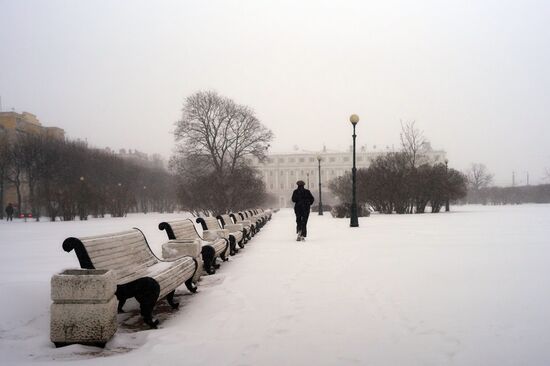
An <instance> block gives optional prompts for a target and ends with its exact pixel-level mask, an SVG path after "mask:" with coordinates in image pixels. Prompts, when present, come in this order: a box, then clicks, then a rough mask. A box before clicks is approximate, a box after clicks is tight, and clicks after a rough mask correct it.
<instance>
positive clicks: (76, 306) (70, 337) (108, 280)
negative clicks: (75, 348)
mask: <svg viewBox="0 0 550 366" xmlns="http://www.w3.org/2000/svg"><path fill="white" fill-rule="evenodd" d="M51 285H52V292H51V293H52V300H53V304H52V305H51V321H50V339H51V341H52V342H53V343H54V344H55V345H56V347H60V346H65V345H69V344H74V343H80V344H87V345H96V346H101V347H103V346H105V343H107V341H109V339H111V337H112V336H113V335H114V334H115V332H116V330H117V304H118V301H117V299H116V297H115V291H116V282H115V274H114V272H113V271H107V270H90V269H70V270H66V271H63V272H61V273H60V274H57V275H54V276H53V277H52V281H51Z"/></svg>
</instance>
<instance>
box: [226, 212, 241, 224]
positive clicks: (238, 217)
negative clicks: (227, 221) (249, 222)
mask: <svg viewBox="0 0 550 366" xmlns="http://www.w3.org/2000/svg"><path fill="white" fill-rule="evenodd" d="M229 216H231V217H232V218H233V220H234V221H235V223H236V224H238V223H239V222H241V221H243V220H244V219H243V217H242V216H241V214H240V213H239V212H237V213H231V214H229Z"/></svg>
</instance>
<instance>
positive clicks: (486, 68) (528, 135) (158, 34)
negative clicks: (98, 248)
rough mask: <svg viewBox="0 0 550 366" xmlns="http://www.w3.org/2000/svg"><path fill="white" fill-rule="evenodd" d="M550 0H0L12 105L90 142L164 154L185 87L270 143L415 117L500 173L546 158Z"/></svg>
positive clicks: (382, 134) (308, 141)
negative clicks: (232, 107)
mask: <svg viewBox="0 0 550 366" xmlns="http://www.w3.org/2000/svg"><path fill="white" fill-rule="evenodd" d="M549 18H550V4H549V3H546V2H541V1H534V0H533V1H530V0H527V1H522V2H518V1H483V2H463V1H415V2H411V1H404V0H402V1H397V0H395V1H344V2H337V1H331V2H328V1H312V0H311V1H299V2H297V1H277V2H274V1H262V0H254V1H208V2H198V1H155V2H152V1H149V2H144V1H139V2H138V1H130V0H126V1H26V0H23V1H7V0H0V45H1V48H0V50H1V51H0V95H1V96H2V107H3V110H11V108H15V110H16V111H29V112H31V113H35V114H36V115H37V116H38V118H40V119H41V121H42V122H43V123H44V124H45V125H55V126H59V127H62V128H64V129H65V130H66V132H67V135H68V136H69V137H72V138H82V139H84V138H87V139H88V141H89V142H90V143H91V144H92V145H95V146H100V147H103V146H110V147H112V148H123V147H124V148H137V149H139V150H141V151H144V152H148V153H157V152H158V153H161V154H163V155H165V156H166V157H168V156H169V155H170V153H171V150H172V147H173V136H172V135H171V131H172V130H173V128H174V125H173V123H174V122H175V121H176V120H177V119H178V118H179V115H180V109H181V106H182V102H183V99H184V98H185V97H186V96H188V95H190V94H191V93H193V92H194V91H196V90H199V89H215V90H217V91H218V92H220V93H221V94H223V95H227V96H229V97H232V98H233V99H235V100H236V101H237V102H238V103H242V104H246V105H249V106H251V107H253V108H254V109H255V110H256V112H257V114H258V116H259V117H260V119H261V120H262V122H263V123H264V124H265V125H266V126H267V127H269V128H271V129H272V130H273V131H274V133H275V135H276V139H275V141H274V143H273V144H272V147H273V149H274V150H288V149H290V148H291V147H292V146H293V145H299V146H300V147H302V148H305V149H311V150H316V149H320V148H321V147H322V145H323V143H325V144H326V145H327V147H329V148H340V149H347V146H348V145H349V144H350V142H351V138H350V136H349V135H350V134H351V127H350V125H349V122H348V120H347V118H348V116H349V115H350V114H351V113H357V114H359V115H360V116H361V121H360V122H359V125H358V134H359V137H358V143H359V145H364V144H367V145H368V146H369V148H372V146H373V145H377V146H378V149H380V148H385V146H386V145H389V146H391V145H395V146H396V147H397V146H398V143H399V141H398V139H399V129H400V124H399V121H400V119H402V120H404V121H410V120H416V121H417V126H418V127H420V128H421V129H422V130H424V132H425V134H426V136H427V137H428V138H429V139H430V140H431V141H432V145H433V146H434V147H435V148H443V149H445V150H447V152H448V158H449V159H450V165H451V166H453V167H455V168H457V169H465V168H466V167H467V166H468V165H469V164H470V163H471V162H482V163H485V164H486V165H487V166H488V168H489V169H490V170H491V171H492V172H494V173H495V183H497V184H510V183H511V175H512V171H515V172H516V183H518V184H522V183H525V175H526V174H525V173H526V172H527V171H528V172H529V173H530V178H531V179H530V180H531V183H539V182H541V179H542V177H543V172H544V168H549V167H550V150H549V148H548V143H547V141H549V139H550V123H548V117H549V112H548V106H549V105H550V28H549V27H548V26H547V19H549Z"/></svg>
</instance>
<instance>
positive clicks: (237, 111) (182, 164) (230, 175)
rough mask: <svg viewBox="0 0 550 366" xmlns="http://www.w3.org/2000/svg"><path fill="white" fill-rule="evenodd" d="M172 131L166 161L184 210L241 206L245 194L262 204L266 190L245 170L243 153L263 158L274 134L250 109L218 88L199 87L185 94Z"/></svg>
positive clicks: (247, 199) (217, 210) (212, 209)
mask: <svg viewBox="0 0 550 366" xmlns="http://www.w3.org/2000/svg"><path fill="white" fill-rule="evenodd" d="M174 135H175V139H176V142H177V151H176V154H175V155H174V156H172V158H171V161H170V165H171V168H172V169H173V170H174V171H175V172H176V173H177V174H178V182H179V191H178V196H179V198H180V200H181V202H182V203H183V204H184V206H185V207H186V208H187V209H189V210H191V211H194V212H200V211H203V210H208V211H213V212H223V211H226V210H230V209H238V208H244V207H241V205H242V204H243V203H244V202H245V199H246V203H251V202H256V204H260V203H261V201H262V200H263V198H262V197H263V196H265V189H263V188H261V187H259V186H258V185H257V183H258V181H257V180H256V179H252V177H253V176H254V174H255V172H253V171H252V170H250V169H247V163H246V157H247V156H251V157H252V156H253V157H256V158H257V159H259V160H264V159H265V157H266V151H267V147H268V144H269V142H270V141H271V140H272V138H273V133H272V132H271V131H270V130H269V129H267V128H266V127H265V126H263V125H262V124H261V122H260V121H259V120H258V118H257V117H256V116H255V115H254V112H253V110H252V109H250V108H249V107H246V106H243V105H239V104H236V103H235V102H234V101H233V100H231V99H229V98H226V97H223V96H221V95H219V94H218V93H216V92H213V91H199V92H196V93H194V94H193V95H191V96H189V97H188V98H186V100H185V102H184V106H183V110H182V118H181V120H180V121H178V122H177V123H176V129H175V131H174ZM247 175H249V177H247ZM247 178H250V180H247ZM259 182H260V185H263V183H262V181H261V180H259ZM247 183H248V184H252V185H248V186H247V185H246V184H247ZM244 188H246V191H247V193H246V194H247V197H246V198H243V189H244ZM252 188H254V190H253V191H252Z"/></svg>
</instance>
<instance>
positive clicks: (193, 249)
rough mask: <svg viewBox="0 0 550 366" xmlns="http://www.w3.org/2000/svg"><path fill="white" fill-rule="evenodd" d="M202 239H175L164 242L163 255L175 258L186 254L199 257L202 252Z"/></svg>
mask: <svg viewBox="0 0 550 366" xmlns="http://www.w3.org/2000/svg"><path fill="white" fill-rule="evenodd" d="M201 249H202V245H201V240H200V239H175V240H169V241H167V242H166V243H164V244H162V257H163V258H164V259H167V260H174V259H178V258H181V257H184V256H189V257H193V258H197V257H198V256H199V255H200V254H201Z"/></svg>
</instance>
